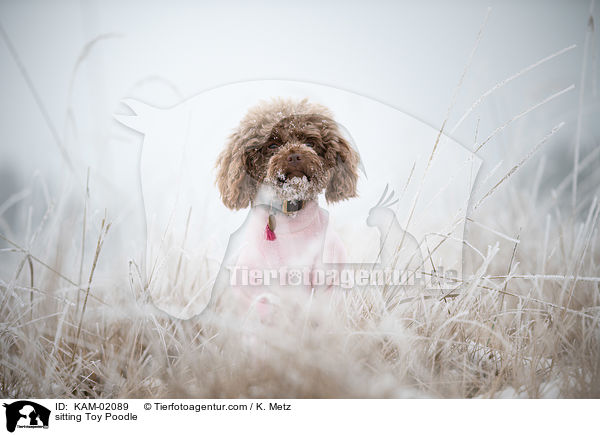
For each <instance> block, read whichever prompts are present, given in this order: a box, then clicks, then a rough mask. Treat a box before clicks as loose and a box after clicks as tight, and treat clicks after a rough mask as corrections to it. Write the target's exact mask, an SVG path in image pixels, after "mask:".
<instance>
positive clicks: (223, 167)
mask: <svg viewBox="0 0 600 435" xmlns="http://www.w3.org/2000/svg"><path fill="white" fill-rule="evenodd" d="M245 139H246V138H245V137H243V135H241V134H240V132H236V133H234V134H232V135H231V136H230V137H229V141H228V142H227V145H226V146H225V149H224V150H223V151H222V152H221V154H219V157H218V158H217V164H216V168H217V181H216V184H217V187H218V188H219V192H220V193H221V200H222V201H223V204H225V206H226V207H227V208H230V209H232V210H239V209H242V208H246V207H248V206H249V205H250V201H252V198H253V197H254V195H255V193H256V182H255V181H254V180H253V179H252V178H251V177H250V176H249V175H248V173H247V171H246V166H245V164H244V149H245V146H246V140H245Z"/></svg>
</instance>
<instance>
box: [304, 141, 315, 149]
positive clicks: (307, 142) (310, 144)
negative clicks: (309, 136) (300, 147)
mask: <svg viewBox="0 0 600 435" xmlns="http://www.w3.org/2000/svg"><path fill="white" fill-rule="evenodd" d="M304 145H306V146H307V147H311V148H313V147H314V146H315V144H314V142H312V141H306V142H305V143H304Z"/></svg>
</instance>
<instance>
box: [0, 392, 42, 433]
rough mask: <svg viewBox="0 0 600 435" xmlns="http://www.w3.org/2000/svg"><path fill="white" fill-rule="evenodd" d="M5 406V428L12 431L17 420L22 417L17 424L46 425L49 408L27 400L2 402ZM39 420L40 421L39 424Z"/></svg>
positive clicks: (27, 425)
mask: <svg viewBox="0 0 600 435" xmlns="http://www.w3.org/2000/svg"><path fill="white" fill-rule="evenodd" d="M3 406H4V407H5V408H6V430H8V431H9V432H14V431H15V428H16V427H17V423H19V420H21V419H24V420H23V421H22V422H21V424H20V425H19V426H25V427H36V426H37V427H44V428H47V427H48V421H49V420H50V410H49V409H48V408H45V407H43V406H42V405H38V404H37V403H35V402H30V401H29V400H19V401H17V402H13V403H11V404H8V405H7V404H6V403H4V404H3ZM39 420H41V421H42V426H40V422H39Z"/></svg>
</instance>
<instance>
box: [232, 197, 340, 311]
mask: <svg viewBox="0 0 600 435" xmlns="http://www.w3.org/2000/svg"><path fill="white" fill-rule="evenodd" d="M274 215H275V221H276V226H275V230H274V232H275V236H276V239H275V240H268V239H267V237H266V226H267V222H268V219H269V207H268V206H264V205H258V206H255V207H253V208H252V209H251V210H250V214H249V216H248V219H247V220H246V222H245V224H244V225H243V226H242V228H241V232H240V237H239V239H238V240H239V246H237V247H235V248H234V249H235V251H236V253H237V260H235V261H234V264H235V265H236V268H235V272H232V273H236V277H235V282H231V284H232V285H231V290H233V291H236V292H240V295H241V298H239V299H240V302H242V307H241V308H243V309H248V308H251V307H252V306H256V307H257V309H258V310H259V312H260V313H261V316H263V315H264V314H265V313H266V312H267V311H268V310H269V307H268V305H269V302H268V301H269V299H270V298H271V296H273V295H276V293H277V292H279V291H286V290H287V291H289V290H290V289H298V288H303V289H305V291H307V292H310V291H311V290H312V289H315V290H317V289H327V288H331V287H332V286H333V285H332V283H331V281H330V280H329V281H328V278H327V277H331V273H332V271H334V272H335V271H339V264H340V263H343V262H344V261H345V258H346V251H345V248H344V246H343V244H342V242H341V240H340V238H339V236H338V235H337V234H335V233H334V232H333V231H332V230H330V229H329V226H328V223H329V214H328V213H327V211H325V210H323V209H322V208H320V207H319V205H318V203H317V201H310V202H308V203H307V204H305V206H304V208H302V209H301V210H300V211H298V212H296V213H295V214H294V215H290V216H288V215H285V214H283V213H281V212H279V211H275V212H274ZM328 272H329V273H328ZM236 299H237V298H236Z"/></svg>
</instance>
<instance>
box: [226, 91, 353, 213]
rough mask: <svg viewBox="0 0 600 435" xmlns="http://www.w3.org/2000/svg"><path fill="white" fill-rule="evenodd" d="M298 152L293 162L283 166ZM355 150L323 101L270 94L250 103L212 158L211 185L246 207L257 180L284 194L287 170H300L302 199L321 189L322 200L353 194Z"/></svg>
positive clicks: (236, 205) (239, 206)
mask: <svg viewBox="0 0 600 435" xmlns="http://www.w3.org/2000/svg"><path fill="white" fill-rule="evenodd" d="M292 155H295V156H298V157H297V159H298V164H299V167H294V168H291V167H290V166H289V161H290V160H289V157H290V156H292ZM358 163H359V156H358V153H357V152H356V151H355V150H354V149H353V148H352V147H351V146H350V145H349V143H348V142H347V141H346V139H345V138H344V137H343V136H342V134H341V132H340V130H339V128H338V126H337V124H336V122H335V121H333V116H332V114H331V112H330V111H329V110H328V109H327V108H326V107H324V106H322V105H318V104H314V103H310V102H308V101H307V100H306V99H304V100H301V101H294V100H286V99H274V100H271V101H268V102H261V103H259V104H258V105H257V106H255V107H254V108H252V109H250V110H249V112H248V113H247V114H246V116H245V117H244V118H243V119H242V121H241V122H240V125H239V126H238V127H237V129H236V130H235V131H234V132H233V134H232V135H231V136H230V137H229V140H228V142H227V145H226V147H225V149H224V150H223V151H222V152H221V154H220V155H219V157H218V159H217V164H216V168H217V181H216V184H217V187H218V188H219V191H220V193H221V198H222V200H223V203H224V204H225V206H227V207H228V208H230V209H234V210H237V209H243V208H246V207H248V206H249V205H250V204H251V202H252V201H253V199H254V197H255V196H256V194H257V192H258V189H259V187H260V186H261V184H263V183H266V184H269V185H271V186H272V187H275V188H276V191H277V192H278V193H279V195H280V196H281V197H282V199H286V198H285V194H284V191H285V189H283V187H284V186H283V185H284V183H285V182H286V181H287V178H288V176H289V177H290V178H291V177H292V176H294V177H300V176H302V175H304V176H306V181H307V182H308V187H307V189H306V191H305V192H304V194H305V195H306V196H305V197H303V198H302V199H314V198H315V197H316V196H317V195H318V194H319V193H320V192H322V191H323V190H325V198H326V200H327V202H328V203H332V202H337V201H341V200H345V199H348V198H352V197H355V196H356V194H357V193H356V185H357V181H358V170H357V168H358Z"/></svg>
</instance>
